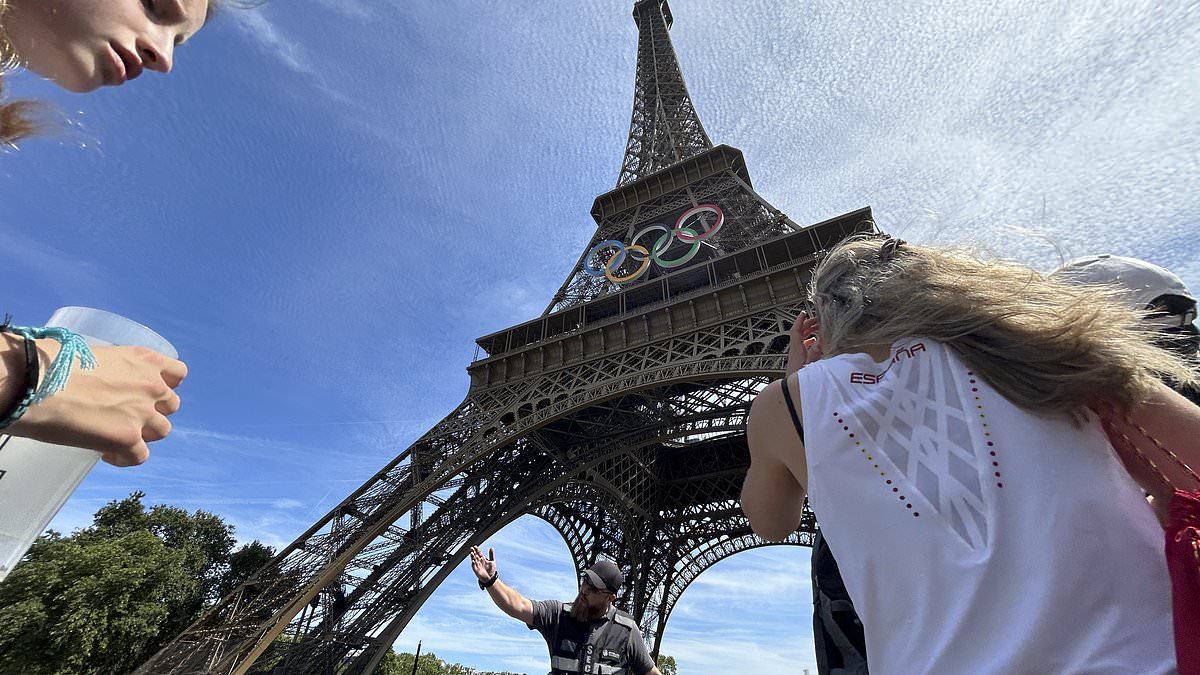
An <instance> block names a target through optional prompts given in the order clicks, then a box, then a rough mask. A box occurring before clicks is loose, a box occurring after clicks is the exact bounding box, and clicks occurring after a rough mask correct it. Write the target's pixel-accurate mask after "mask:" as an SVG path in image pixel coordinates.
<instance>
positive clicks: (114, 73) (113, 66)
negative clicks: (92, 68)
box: [102, 44, 128, 86]
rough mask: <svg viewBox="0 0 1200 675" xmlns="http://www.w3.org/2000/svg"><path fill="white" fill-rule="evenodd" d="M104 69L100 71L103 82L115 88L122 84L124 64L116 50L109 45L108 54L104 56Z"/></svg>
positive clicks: (123, 80) (124, 75)
mask: <svg viewBox="0 0 1200 675" xmlns="http://www.w3.org/2000/svg"><path fill="white" fill-rule="evenodd" d="M104 57H105V58H104V60H105V62H106V63H105V66H106V67H105V68H103V69H102V71H103V72H102V76H103V82H104V84H107V85H112V86H116V85H118V84H123V83H124V82H125V80H126V79H128V78H127V77H126V70H125V62H124V61H122V60H121V57H120V55H119V54H117V51H116V49H114V48H113V46H112V45H111V44H110V45H109V46H108V52H107V53H106V54H105V55H104Z"/></svg>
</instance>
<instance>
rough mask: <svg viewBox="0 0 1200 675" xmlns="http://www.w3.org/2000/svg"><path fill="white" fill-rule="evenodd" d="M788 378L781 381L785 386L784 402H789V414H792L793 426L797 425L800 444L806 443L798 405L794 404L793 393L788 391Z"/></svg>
mask: <svg viewBox="0 0 1200 675" xmlns="http://www.w3.org/2000/svg"><path fill="white" fill-rule="evenodd" d="M787 381H788V378H787V377H784V378H783V380H781V382H782V384H783V400H785V401H787V407H788V412H789V413H791V414H792V424H795V425H796V433H797V434H800V442H801V443H803V442H804V425H803V424H801V423H800V415H799V414H797V413H796V404H795V403H792V392H790V391H788V383H787Z"/></svg>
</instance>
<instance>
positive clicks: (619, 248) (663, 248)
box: [583, 204, 725, 284]
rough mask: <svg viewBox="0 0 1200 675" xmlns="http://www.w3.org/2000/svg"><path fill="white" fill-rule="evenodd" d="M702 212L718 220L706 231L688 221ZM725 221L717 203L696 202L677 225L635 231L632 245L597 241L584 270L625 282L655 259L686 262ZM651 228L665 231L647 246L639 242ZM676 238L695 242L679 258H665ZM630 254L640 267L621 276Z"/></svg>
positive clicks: (669, 265)
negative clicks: (605, 255)
mask: <svg viewBox="0 0 1200 675" xmlns="http://www.w3.org/2000/svg"><path fill="white" fill-rule="evenodd" d="M702 213H711V214H713V215H715V216H716V217H717V222H715V223H713V224H712V225H710V226H709V227H708V229H706V230H705V231H704V232H697V231H696V230H697V228H696V227H694V226H693V227H688V224H689V223H688V221H689V220H690V219H692V218H694V217H695V216H697V215H699V214H702ZM697 220H699V219H697ZM724 224H725V212H724V211H722V210H721V207H719V206H717V205H716V204H701V205H699V206H693V207H692V208H690V209H688V210H687V211H684V212H683V215H681V216H679V219H678V220H676V221H675V227H673V228H668V227H667V226H666V225H663V224H662V223H655V224H653V225H647V226H646V227H644V228H642V229H641V230H639V231H638V233H637V234H635V235H633V239H632V240H631V241H630V242H629V244H628V245H626V244H623V243H621V242H619V241H617V240H616V239H609V240H607V241H602V242H600V243H599V244H596V245H595V246H593V247H592V248H591V250H589V251H588V253H587V256H585V257H584V259H583V271H584V272H586V273H588V274H590V275H592V276H594V277H604V278H605V279H608V280H609V281H611V282H613V283H614V284H624V283H629V282H630V281H634V280H635V279H638V278H640V277H641V276H642V275H643V274H645V273H646V271H647V270H649V269H650V264H651V263H654V264H656V265H658V266H659V267H662V268H665V269H671V268H672V267H679V266H681V265H686V264H687V263H688V262H689V261H691V259H692V258H695V257H696V254H697V253H699V252H700V242H702V241H704V240H705V239H708V238H709V237H711V236H713V235H714V234H716V233H717V232H718V231H719V230H720V229H721V226H722V225H724ZM651 232H661V233H662V234H661V235H660V236H659V237H658V239H657V240H656V241H655V242H654V245H653V246H651V247H650V248H649V249H647V248H646V247H645V246H642V245H640V244H638V242H639V241H641V240H642V237H644V236H646V235H648V234H650V233H651ZM676 239H677V240H679V241H681V242H683V243H685V244H691V247H690V248H689V249H688V250H687V252H686V253H684V254H683V255H681V256H679V257H678V258H672V259H669V260H668V259H664V258H663V257H662V255H663V254H664V253H666V252H667V249H669V248H671V245H672V244H674V243H675V241H674V240H676ZM605 253H608V254H609V255H608V257H607V259H605V258H603V257H602V256H603V255H604V254H605ZM626 257H628V258H629V259H631V260H633V261H634V262H636V263H640V264H639V265H638V267H637V269H635V270H634V271H632V272H630V273H629V274H626V275H625V276H617V270H619V269H621V265H623V264H625V258H626ZM593 261H595V262H593ZM601 261H602V262H601ZM597 263H600V264H597Z"/></svg>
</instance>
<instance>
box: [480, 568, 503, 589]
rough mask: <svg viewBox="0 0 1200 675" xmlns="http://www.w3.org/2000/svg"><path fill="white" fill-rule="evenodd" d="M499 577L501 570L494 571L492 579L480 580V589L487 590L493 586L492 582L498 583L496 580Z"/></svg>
mask: <svg viewBox="0 0 1200 675" xmlns="http://www.w3.org/2000/svg"><path fill="white" fill-rule="evenodd" d="M499 578H500V572H492V578H491V579H488V580H487V581H480V582H479V590H481V591H486V590H487V589H489V588H491V586H492V584H494V583H496V580H497V579H499Z"/></svg>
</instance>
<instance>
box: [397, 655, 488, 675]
mask: <svg viewBox="0 0 1200 675" xmlns="http://www.w3.org/2000/svg"><path fill="white" fill-rule="evenodd" d="M414 658H415V657H414V655H413V654H408V653H404V654H397V653H396V652H394V651H390V650H389V651H388V653H387V655H386V656H384V657H383V660H382V661H380V662H379V666H378V667H377V668H375V673H374V675H411V674H412V672H413V659H414ZM472 673H478V671H475V670H472V669H470V668H468V667H466V666H464V665H462V664H459V663H449V662H447V661H443V660H441V659H439V658H438V657H437V655H436V654H434V653H433V652H428V653H425V654H421V660H420V662H419V663H418V664H417V675H471V674H472ZM480 675H482V674H480Z"/></svg>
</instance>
